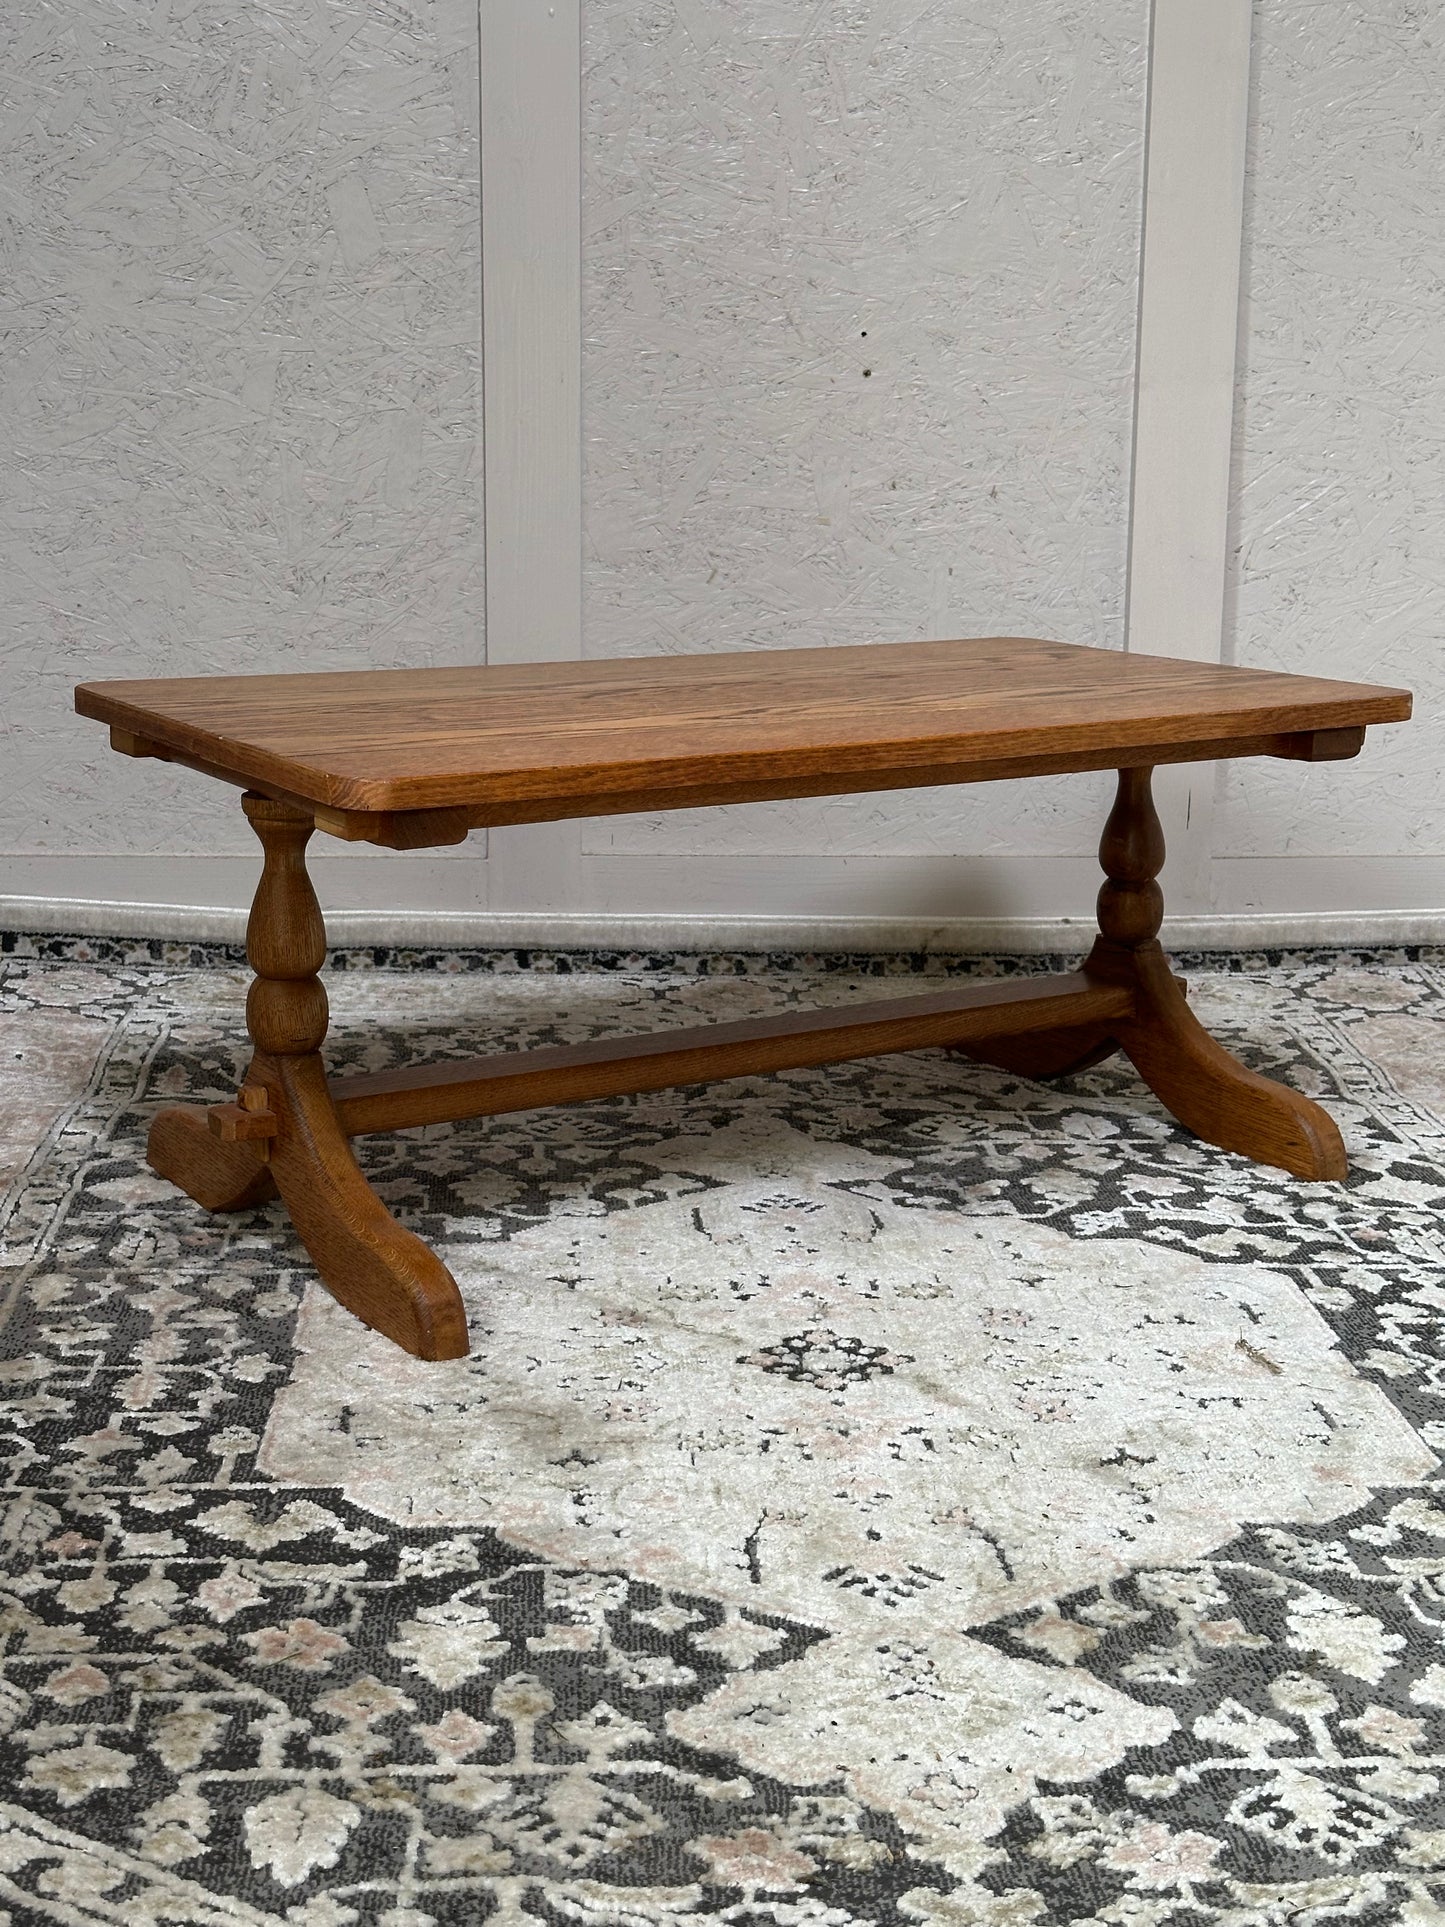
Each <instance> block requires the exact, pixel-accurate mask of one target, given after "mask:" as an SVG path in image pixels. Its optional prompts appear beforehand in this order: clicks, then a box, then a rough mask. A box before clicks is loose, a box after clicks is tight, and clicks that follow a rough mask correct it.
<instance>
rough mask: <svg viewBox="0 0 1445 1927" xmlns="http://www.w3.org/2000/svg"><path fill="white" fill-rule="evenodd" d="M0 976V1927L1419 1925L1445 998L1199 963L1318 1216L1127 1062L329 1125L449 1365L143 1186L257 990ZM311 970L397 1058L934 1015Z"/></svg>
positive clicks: (119, 973)
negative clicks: (1339, 1177)
mask: <svg viewBox="0 0 1445 1927" xmlns="http://www.w3.org/2000/svg"><path fill="white" fill-rule="evenodd" d="M6 941H7V943H9V944H10V946H11V948H10V950H9V952H8V954H7V955H6V956H5V957H4V958H3V959H0V993H3V1016H0V1097H3V1107H0V1157H3V1161H4V1166H5V1169H6V1171H7V1173H8V1176H9V1179H10V1189H9V1191H8V1194H7V1198H6V1203H5V1206H4V1214H3V1234H0V1235H3V1240H4V1244H3V1262H4V1270H3V1272H0V1282H3V1284H4V1286H5V1287H6V1288H7V1299H6V1302H7V1306H8V1311H7V1317H8V1323H7V1325H6V1328H5V1332H6V1335H5V1342H4V1346H3V1353H4V1356H3V1360H0V1393H3V1400H4V1402H3V1406H0V1412H3V1418H4V1427H3V1431H4V1437H3V1455H4V1456H3V1482H0V1506H3V1516H4V1521H5V1525H4V1545H3V1552H4V1578H3V1581H0V1587H3V1590H0V1736H3V1737H0V1923H9V1924H10V1927H21V1924H22V1923H24V1924H25V1927H28V1924H29V1923H31V1922H37V1923H38V1922H54V1921H59V1922H67V1923H78V1922H87V1923H89V1922H97V1923H135V1927H150V1923H162V1922H197V1923H207V1924H208V1927H209V1924H210V1923H217V1924H218V1927H219V1924H220V1923H226V1924H227V1927H260V1924H261V1923H268V1924H269V1923H283V1922H284V1923H295V1924H296V1927H351V1924H352V1923H356V1924H357V1927H472V1923H479V1922H482V1921H484V1920H495V1921H497V1922H499V1923H502V1924H503V1927H528V1923H532V1922H536V1923H546V1924H547V1927H572V1924H575V1923H583V1927H592V1924H593V1923H595V1924H596V1927H603V1923H608V1924H609V1927H611V1924H615V1927H685V1924H686V1923H688V1922H702V1921H719V1920H725V1921H729V1922H737V1923H740V1927H741V1924H742V1923H749V1924H751V1923H754V1922H772V1923H776V1927H813V1923H817V1927H852V1924H853V1923H855V1922H857V1923H872V1922H875V1921H876V1922H888V1923H894V1922H897V1923H900V1927H903V1924H904V1923H937V1927H1027V1924H1029V1923H1036V1924H1037V1927H1045V1924H1046V1923H1064V1922H1070V1923H1073V1922H1109V1923H1119V1927H1155V1924H1156V1923H1158V1924H1159V1927H1163V1923H1171V1924H1177V1927H1216V1924H1217V1927H1226V1924H1227V1927H1274V1924H1275V1923H1280V1924H1281V1927H1282V1924H1283V1923H1286V1922H1298V1923H1321V1924H1322V1923H1326V1922H1335V1921H1340V1922H1346V1921H1348V1922H1352V1923H1366V1924H1367V1927H1370V1924H1373V1923H1386V1922H1390V1923H1394V1922H1400V1923H1406V1924H1407V1927H1441V1924H1442V1923H1445V1793H1442V1788H1441V1769H1442V1765H1445V1631H1442V1628H1445V1491H1442V1487H1441V1485H1440V1483H1439V1460H1438V1458H1437V1452H1438V1451H1439V1450H1440V1449H1441V1448H1445V1398H1442V1394H1445V1385H1442V1356H1441V1353H1442V1348H1441V1331H1442V1325H1445V1245H1442V1237H1441V1206H1442V1203H1445V954H1442V953H1436V952H1432V953H1391V954H1389V955H1378V956H1348V957H1344V956H1338V955H1323V954H1319V953H1310V954H1301V955H1294V956H1288V957H1279V956H1274V957H1262V956H1253V957H1237V958H1233V959H1217V958H1216V959H1201V960H1195V964H1194V968H1193V969H1192V970H1191V973H1190V974H1191V979H1192V987H1193V996H1194V999H1195V1001H1196V1004H1197V1007H1198V1008H1199V1009H1200V1011H1201V1014H1202V1015H1203V1017H1204V1019H1205V1021H1206V1022H1207V1023H1209V1024H1210V1025H1211V1027H1212V1028H1214V1029H1215V1030H1216V1031H1217V1033H1218V1034H1219V1035H1221V1036H1222V1037H1223V1038H1224V1039H1225V1041H1226V1042H1228V1043H1230V1044H1231V1045H1232V1046H1233V1047H1235V1048H1236V1049H1237V1050H1238V1052H1239V1054H1240V1055H1241V1056H1242V1057H1244V1058H1245V1059H1246V1061H1248V1062H1250V1063H1252V1064H1254V1065H1256V1066H1257V1067H1259V1068H1261V1069H1263V1070H1266V1071H1269V1072H1271V1073H1273V1074H1276V1075H1278V1076H1280V1077H1283V1078H1285V1079H1288V1080H1289V1081H1291V1082H1293V1083H1295V1084H1297V1085H1298V1086H1300V1087H1301V1088H1303V1089H1305V1090H1308V1091H1309V1092H1311V1093H1312V1094H1315V1095H1318V1096H1320V1097H1322V1098H1323V1099H1324V1101H1325V1102H1326V1103H1327V1104H1328V1105H1329V1106H1330V1108H1331V1109H1332V1110H1333V1112H1334V1114H1335V1115H1336V1117H1337V1118H1339V1120H1340V1121H1341V1124H1342V1126H1343V1128H1344V1131H1345V1135H1346V1139H1347V1142H1348V1144H1349V1147H1350V1151H1351V1154H1352V1159H1353V1175H1352V1177H1351V1179H1350V1181H1349V1183H1348V1184H1346V1185H1344V1186H1327V1185H1306V1184H1300V1183H1297V1182H1295V1181H1294V1180H1292V1179H1290V1178H1288V1177H1286V1176H1284V1175H1283V1174H1281V1173H1277V1172H1272V1171H1266V1170H1263V1169H1260V1168H1258V1167H1255V1166H1252V1165H1248V1164H1246V1163H1244V1162H1243V1161H1242V1160H1240V1159H1237V1158H1232V1157H1229V1156H1226V1155H1224V1154H1223V1153H1218V1152H1215V1151H1213V1150H1210V1149H1208V1148H1206V1147H1204V1146H1201V1145H1200V1144H1198V1143H1197V1142H1195V1141H1194V1140H1193V1139H1191V1138H1190V1137H1189V1136H1188V1135H1187V1134H1186V1133H1184V1132H1183V1131H1182V1130H1180V1129H1179V1128H1178V1127H1176V1126H1175V1125H1173V1124H1172V1123H1171V1122H1169V1121H1168V1120H1167V1118H1166V1117H1165V1115H1164V1114H1163V1112H1162V1111H1161V1110H1160V1108H1159V1107H1158V1105H1157V1104H1156V1103H1155V1102H1154V1101H1153V1099H1152V1098H1150V1097H1149V1096H1148V1095H1147V1093H1145V1092H1144V1090H1143V1089H1142V1087H1141V1086H1140V1084H1139V1083H1138V1081H1137V1079H1136V1078H1135V1077H1134V1076H1133V1074H1132V1073H1131V1072H1130V1070H1129V1069H1128V1067H1127V1065H1124V1064H1123V1063H1122V1061H1121V1060H1114V1061H1112V1062H1111V1063H1109V1064H1106V1065H1103V1066H1101V1067H1099V1068H1097V1069H1095V1070H1093V1071H1091V1072H1088V1073H1087V1074H1085V1075H1083V1076H1080V1077H1077V1078H1075V1079H1072V1080H1069V1081H1068V1082H1066V1083H1064V1084H1061V1085H1059V1086H1044V1085H1033V1084H1027V1083H1024V1082H1021V1081H1020V1080H1018V1079H1015V1078H1011V1077H1008V1076H1005V1075H1003V1074H1001V1073H997V1072H990V1071H986V1070H981V1069H977V1068H974V1067H971V1066H969V1065H967V1064H965V1063H962V1062H960V1061H958V1060H955V1059H952V1058H950V1057H948V1056H946V1055H944V1054H942V1053H937V1052H926V1053H918V1054H915V1055H909V1056H900V1057H894V1058H888V1059H880V1060H875V1061H873V1062H870V1063H867V1064H860V1065H850V1066H843V1067H841V1068H836V1069H832V1070H825V1071H804V1072H795V1073H791V1074H788V1075H784V1076H781V1077H777V1078H772V1079H745V1080H739V1081H737V1082H734V1083H730V1084H725V1085H716V1086H712V1087H709V1088H706V1089H696V1090H687V1091H681V1092H673V1093H663V1094H660V1095H657V1096H651V1097H643V1098H635V1099H619V1100H614V1101H609V1102H604V1103H597V1104H591V1105H587V1106H580V1107H576V1108H573V1109H569V1110H557V1111H550V1112H544V1113H535V1114H531V1115H525V1116H519V1117H513V1118H506V1119H499V1120H492V1121H490V1122H478V1123H475V1124H469V1125H463V1126H457V1127H442V1128H438V1129H435V1130H429V1131H425V1132H414V1133H409V1134H406V1135H404V1136H399V1137H396V1138H389V1139H369V1140H364V1141H363V1144H362V1147H361V1156H362V1159H363V1162H364V1164H365V1167H366V1169H367V1171H368V1173H369V1174H370V1175H371V1177H372V1178H373V1180H374V1182H375V1183H376V1186H377V1188H378V1190H379V1191H380V1192H381V1194H382V1196H383V1197H384V1198H385V1199H386V1200H387V1202H388V1203H389V1204H390V1205H391V1206H392V1208H393V1209H395V1210H396V1211H397V1213H398V1214H399V1215H400V1216H401V1217H402V1218H403V1219H404V1220H405V1221H406V1222H407V1223H409V1224H411V1225H413V1226H414V1227H415V1228H416V1229H417V1230H418V1231H420V1232H421V1233H422V1235H423V1236H425V1237H427V1238H428V1239H429V1240H431V1241H432V1242H433V1243H434V1244H435V1245H436V1246H437V1248H438V1249H439V1250H440V1251H441V1253H442V1255H443V1256H444V1257H445V1258H446V1260H447V1262H448V1263H449V1265H450V1266H451V1268H452V1270H453V1271H454V1272H455V1274H456V1276H457V1278H458V1279H459V1281H460V1283H461V1285H462V1288H463V1290H464V1292H465V1294H466V1296H467V1299H468V1303H469V1306H470V1309H471V1320H472V1335H473V1355H472V1357H471V1358H470V1359H468V1360H465V1361H463V1362H460V1363H456V1364H446V1365H424V1364H420V1363H418V1362H416V1361H415V1360H412V1359H409V1358H406V1357H404V1356H403V1355H402V1354H401V1353H400V1352H398V1351H396V1350H394V1349H392V1348H391V1347H390V1346H388V1345H387V1344H386V1343H385V1342H384V1341H382V1340H379V1339H377V1338H376V1337H374V1336H373V1335H371V1334H369V1333H367V1332H366V1331H364V1330H363V1329H362V1328H361V1327H360V1326H359V1325H358V1324H356V1323H355V1322H354V1321H352V1320H351V1319H350V1318H348V1317H347V1316H346V1314H344V1313H343V1312H341V1311H340V1310H339V1309H338V1308H337V1307H336V1306H335V1305H334V1304H333V1303H332V1301H331V1300H330V1299H329V1298H328V1297H327V1296H326V1295H325V1293H324V1292H322V1291H321V1289H320V1288H319V1287H318V1286H316V1285H315V1284H314V1283H312V1282H311V1281H310V1278H309V1274H308V1270H307V1266H306V1263H305V1260H304V1255H303V1254H302V1253H301V1251H300V1249H299V1247H298V1245H297V1244H296V1242H295V1241H294V1239H293V1238H292V1236H291V1235H290V1233H289V1230H288V1229H287V1227H286V1224H285V1221H284V1218H283V1217H282V1215H281V1212H280V1208H279V1206H272V1207H269V1208H268V1209H266V1210H263V1211H258V1212H255V1213H251V1214H244V1215H242V1216H240V1217H236V1218H230V1219H223V1218H208V1217H206V1216H205V1215H204V1214H203V1213H202V1212H201V1211H200V1210H199V1209H198V1208H197V1207H195V1206H193V1205H192V1204H191V1203H190V1202H189V1201H188V1200H186V1199H185V1198H183V1197H181V1196H179V1195H178V1194H177V1193H175V1192H174V1191H172V1189H171V1188H170V1187H169V1186H167V1185H165V1184H163V1183H161V1182H159V1181H158V1180H156V1179H155V1178H154V1177H152V1176H151V1174H150V1173H149V1172H148V1171H147V1169H146V1166H145V1163H144V1159H143V1155H142V1147H143V1144H144V1137H145V1127H146V1122H147V1119H148V1116H149V1114H150V1113H151V1111H152V1110H153V1109H154V1108H155V1106H156V1105H157V1104H158V1103H161V1102H173V1101H175V1099H176V1098H178V1097H184V1096H191V1097H196V1098H199V1099H203V1100H205V1099H210V1100H216V1101H219V1100H222V1099H224V1098H225V1097H227V1096H229V1095H230V1094H231V1092H232V1090H233V1088H234V1084H235V1082H236V1079H237V1075H238V1073H239V1071H240V1069H241V1068H242V1064H243V1049H242V1035H241V1007H242V1000H243V994H244V986H245V981H246V977H245V971H244V968H243V966H242V965H241V964H240V963H239V960H238V959H236V958H235V957H233V956H227V955H225V954H224V953H220V952H212V953H201V952H192V951H190V950H186V949H176V948H172V947H168V946H160V945H155V946H145V945H134V946H127V945H123V944H105V943H101V942H86V941H82V940H78V939H71V940H53V941H47V940H36V939H27V938H16V939H7V940H6ZM340 961H341V962H342V963H343V964H344V965H346V966H347V967H345V968H342V969H339V970H337V971H336V972H334V974H333V977H332V990H333V1010H334V1028H333V1033H332V1044H331V1053H332V1056H333V1059H334V1060H335V1061H336V1062H337V1063H339V1064H343V1065H346V1066H351V1067H356V1068H362V1067H364V1068H368V1069H373V1068H381V1067H384V1066H387V1065H390V1064H394V1063H401V1062H405V1061H408V1060H424V1059H426V1058H429V1057H435V1056H445V1055H451V1054H457V1055H465V1054H469V1053H471V1052H474V1051H477V1050H481V1049H489V1048H505V1049H510V1048H519V1047H522V1046H525V1045H527V1044H532V1043H554V1042H564V1041H568V1040H572V1039H577V1038H582V1037H588V1036H593V1035H597V1034H600V1033H603V1032H606V1031H610V1030H613V1029H640V1028H660V1027H662V1026H664V1025H666V1024H668V1023H673V1022H680V1023H687V1022H698V1021H705V1020H706V1019H707V1018H708V1017H717V1018H720V1019H726V1018H733V1017H740V1016H745V1015H749V1014H752V1013H756V1012H759V1011H762V1010H765V1009H768V1008H773V1007H777V1006H781V1005H789V1004H793V1003H815V1002H818V1001H823V1000H829V1001H843V1000H845V999H850V998H866V997H869V996H874V995H877V994H879V986H878V984H877V982H876V977H877V976H878V975H880V974H885V975H890V976H893V977H897V976H899V975H902V974H906V973H907V972H909V971H910V970H911V969H913V968H914V966H913V965H911V964H910V963H908V962H907V961H905V960H894V961H890V962H879V961H878V960H876V959H859V958H855V959H851V960H849V959H840V960H832V961H831V962H829V961H827V960H823V961H818V960H807V961H805V962H799V961H797V960H792V961H789V960H787V959H778V958H774V959H751V960H744V959H735V958H728V959H719V958H712V959H701V960H700V959H686V958H668V959H647V958H636V957H632V958H621V957H591V958H570V959H569V958H557V957H546V958H543V957H530V958H529V957H517V956H494V955H487V956H469V957H443V956H438V955H434V954H432V955H416V956H405V957H396V956H392V957H387V956H370V957H365V956H352V957H349V958H345V959H341V960H340ZM1037 967H1042V966H1041V965H1040V964H1039V963H1037V962H1036V963H1033V964H1024V963H1015V964H1003V963H979V962H977V961H974V962H972V963H955V964H947V963H938V962H932V963H930V964H928V965H927V966H926V968H927V970H928V971H930V972H933V973H938V972H942V971H949V972H959V971H979V970H983V971H987V972H990V973H995V972H1002V971H1006V970H1011V969H1028V968H1037Z"/></svg>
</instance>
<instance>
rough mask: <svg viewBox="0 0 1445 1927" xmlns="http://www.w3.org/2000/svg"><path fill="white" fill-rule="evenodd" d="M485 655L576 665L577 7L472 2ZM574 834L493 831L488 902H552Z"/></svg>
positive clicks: (559, 901) (555, 1)
mask: <svg viewBox="0 0 1445 1927" xmlns="http://www.w3.org/2000/svg"><path fill="white" fill-rule="evenodd" d="M481 108H482V143H481V145H482V250H483V270H482V317H483V320H482V329H483V350H482V362H483V380H484V387H485V394H486V501H487V508H486V531H487V535H486V543H487V660H488V661H489V662H570V661H575V660H576V659H577V658H578V657H580V656H581V654H582V416H581V409H582V278H581V277H582V238H581V208H582V151H581V142H582V134H581V128H582V23H581V0H481ZM577 849H578V828H577V825H576V824H574V823H555V824H554V823H548V824H538V825H535V826H532V825H529V826H525V827H521V828H517V829H509V830H496V831H493V832H492V833H491V834H490V836H489V838H488V852H489V857H490V861H489V863H488V870H489V872H490V875H489V882H488V896H489V900H490V902H491V903H492V904H493V905H495V906H497V907H508V908H527V907H530V906H533V905H539V904H540V905H546V904H555V905H557V906H558V907H562V906H565V904H566V902H567V901H568V899H569V896H570V894H571V891H570V884H571V879H572V877H573V874H574V872H575V868H576V852H577Z"/></svg>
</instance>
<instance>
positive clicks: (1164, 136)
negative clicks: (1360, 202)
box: [1125, 0, 1251, 913]
mask: <svg viewBox="0 0 1445 1927" xmlns="http://www.w3.org/2000/svg"><path fill="white" fill-rule="evenodd" d="M1250 27H1251V0H1208V4H1207V5H1200V4H1199V0H1154V4H1153V10H1152V15H1151V19H1150V45H1149V105H1148V121H1147V128H1146V134H1145V163H1144V231H1143V241H1142V261H1141V271H1140V287H1139V343H1138V365H1137V377H1136V378H1137V401H1136V409H1135V422H1134V462H1133V481H1132V489H1131V501H1130V527H1129V584H1128V601H1127V615H1126V632H1125V647H1126V648H1127V649H1132V650H1137V651H1139V652H1140V653H1142V654H1146V655H1158V656H1180V657H1185V658H1188V659H1189V660H1191V661H1195V662H1218V661H1219V660H1220V658H1221V655H1222V651H1223V636H1224V596H1225V567H1226V555H1227V551H1228V540H1229V485H1230V451H1231V444H1232V437H1233V432H1234V383H1235V362H1236V355H1237V348H1238V336H1239V280H1240V258H1241V253H1242V249H1243V226H1244V172H1245V149H1246V137H1247V133H1248V125H1249V60H1250ZM1214 781H1215V777H1214V766H1213V765H1212V764H1202V765H1194V766H1187V765H1186V766H1182V767H1180V768H1178V769H1174V770H1161V771H1160V772H1159V775H1158V777H1157V779H1156V794H1157V796H1158V799H1159V804H1160V814H1161V816H1162V818H1163V820H1164V827H1165V834H1166V836H1167V838H1168V841H1169V849H1170V860H1169V868H1168V873H1167V875H1166V877H1165V889H1166V895H1167V898H1168V901H1169V903H1170V907H1171V909H1173V910H1175V911H1184V912H1185V913H1189V912H1198V911H1202V910H1205V909H1207V908H1208V907H1209V894H1210V874H1209V873H1210V841H1209V837H1210V814H1211V811H1210V807H1209V805H1210V799H1211V798H1212V795H1213V790H1214Z"/></svg>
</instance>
